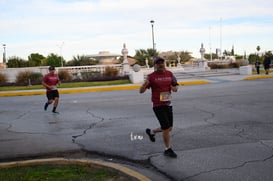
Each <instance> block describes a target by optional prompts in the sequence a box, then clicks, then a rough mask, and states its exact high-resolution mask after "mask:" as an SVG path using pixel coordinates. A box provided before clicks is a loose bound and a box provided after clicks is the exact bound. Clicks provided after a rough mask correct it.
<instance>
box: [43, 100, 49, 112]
mask: <svg viewBox="0 0 273 181" xmlns="http://www.w3.org/2000/svg"><path fill="white" fill-rule="evenodd" d="M47 107H48V103H47V102H46V103H45V106H44V110H45V111H46V110H47Z"/></svg>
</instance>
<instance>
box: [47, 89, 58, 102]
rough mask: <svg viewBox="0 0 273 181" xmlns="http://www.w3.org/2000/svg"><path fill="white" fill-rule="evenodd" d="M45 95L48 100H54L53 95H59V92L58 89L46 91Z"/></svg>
mask: <svg viewBox="0 0 273 181" xmlns="http://www.w3.org/2000/svg"><path fill="white" fill-rule="evenodd" d="M46 97H47V99H48V100H54V99H55V97H59V92H58V90H53V91H49V92H46Z"/></svg>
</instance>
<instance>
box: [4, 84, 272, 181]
mask: <svg viewBox="0 0 273 181" xmlns="http://www.w3.org/2000/svg"><path fill="white" fill-rule="evenodd" d="M45 101H46V99H45V96H44V95H37V96H21V97H18V96H17V97H0V117H1V119H0V161H2V162H3V161H7V160H16V159H22V158H29V157H39V156H44V155H53V156H54V155H55V156H56V155H61V156H62V154H60V153H68V155H69V153H76V152H84V153H88V154H89V155H92V154H94V155H99V156H100V157H102V158H107V159H108V160H119V161H120V162H121V164H125V165H128V166H129V167H132V165H131V164H130V162H131V163H135V164H138V163H139V164H140V165H141V166H139V168H137V166H136V167H135V166H134V167H133V168H135V169H137V170H138V171H139V172H141V173H142V174H144V175H146V176H147V177H149V178H151V179H152V180H167V179H169V180H191V181H214V180H215V181H218V180H221V181H238V180H248V181H272V179H273V117H272V110H273V106H272V105H273V79H260V80H251V81H231V82H224V83H215V84H205V85H194V86H181V87H180V89H179V91H178V92H177V93H174V94H173V110H174V130H173V132H172V136H171V139H172V145H173V149H174V150H175V151H176V152H177V154H178V158H177V159H172V158H166V157H164V155H163V154H162V153H163V151H164V145H163V140H162V137H161V135H157V137H156V142H155V143H151V142H150V141H149V138H148V137H147V136H146V135H145V129H146V128H147V127H150V128H155V127H157V126H158V123H157V120H156V119H155V116H154V113H153V112H152V107H151V101H150V92H149V91H148V92H146V93H144V94H139V93H138V90H129V91H126V90H123V91H109V92H92V93H79V94H63V95H61V99H60V105H59V108H58V111H60V115H53V114H52V113H51V111H50V110H51V108H52V107H49V110H48V111H44V110H43V104H44V102H45Z"/></svg>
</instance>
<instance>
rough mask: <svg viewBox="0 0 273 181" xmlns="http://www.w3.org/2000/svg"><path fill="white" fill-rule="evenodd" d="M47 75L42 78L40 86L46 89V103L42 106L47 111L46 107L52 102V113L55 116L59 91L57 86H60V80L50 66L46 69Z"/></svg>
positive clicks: (53, 68)
mask: <svg viewBox="0 0 273 181" xmlns="http://www.w3.org/2000/svg"><path fill="white" fill-rule="evenodd" d="M48 70H49V73H48V74H46V75H45V76H44V78H43V82H42V84H43V85H44V86H45V87H46V97H47V99H48V101H47V102H46V103H45V105H44V110H45V111H46V110H47V107H48V105H50V104H51V103H53V102H54V104H53V109H52V112H53V113H55V114H59V112H57V111H56V109H57V106H58V103H59V91H58V89H57V85H60V83H61V82H60V80H59V77H58V75H57V74H55V67H53V66H50V67H49V68H48Z"/></svg>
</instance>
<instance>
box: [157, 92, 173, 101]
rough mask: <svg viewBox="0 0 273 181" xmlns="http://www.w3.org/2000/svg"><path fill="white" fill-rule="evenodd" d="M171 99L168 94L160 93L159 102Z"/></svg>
mask: <svg viewBox="0 0 273 181" xmlns="http://www.w3.org/2000/svg"><path fill="white" fill-rule="evenodd" d="M171 97H172V96H171V93H170V92H160V101H163V102H164V101H170V100H171Z"/></svg>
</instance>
